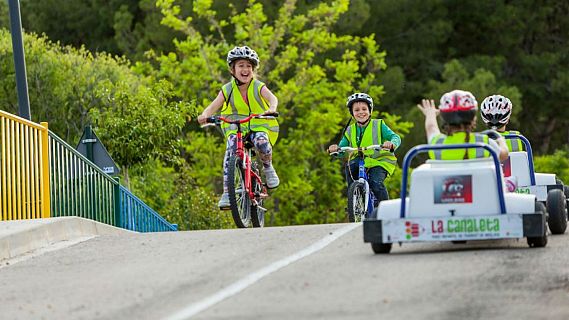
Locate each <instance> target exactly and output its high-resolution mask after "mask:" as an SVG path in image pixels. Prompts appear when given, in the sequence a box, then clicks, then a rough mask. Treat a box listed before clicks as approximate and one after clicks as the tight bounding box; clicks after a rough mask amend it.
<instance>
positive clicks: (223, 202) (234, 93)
mask: <svg viewBox="0 0 569 320" xmlns="http://www.w3.org/2000/svg"><path fill="white" fill-rule="evenodd" d="M227 65H228V66H229V71H230V72H231V75H232V76H233V79H232V80H231V81H230V82H228V83H226V84H225V85H223V87H222V88H221V90H220V91H219V94H218V95H217V97H216V98H215V100H213V101H212V102H211V103H210V104H209V106H207V108H205V110H204V111H203V112H202V114H201V115H200V116H198V122H199V123H200V124H205V123H206V121H207V118H208V117H211V116H212V115H213V114H215V113H216V112H217V111H218V110H219V109H220V108H221V107H222V106H224V105H225V106H224V108H223V109H222V110H221V114H222V115H223V116H226V117H233V118H245V117H247V116H248V115H249V114H250V113H255V114H264V113H267V114H270V113H274V112H276V111H277V105H278V99H277V97H276V96H275V95H274V94H273V93H272V92H271V90H269V89H268V88H267V86H266V85H265V84H264V83H263V82H261V81H259V80H257V79H255V69H256V68H257V67H258V66H259V56H258V55H257V52H255V50H253V49H251V48H249V47H247V46H244V47H235V48H233V49H231V50H230V51H229V53H228V54H227ZM222 128H223V131H224V133H225V137H226V138H227V146H226V150H225V159H224V161H223V194H222V196H221V199H220V200H219V204H218V205H219V208H220V209H227V208H229V194H228V193H227V173H228V168H227V166H228V161H229V159H230V157H231V156H232V154H233V153H234V150H235V147H236V143H235V142H236V135H235V132H236V129H237V128H232V127H230V126H229V125H227V124H222ZM245 131H246V132H248V131H252V132H253V133H252V135H251V137H250V138H251V141H252V142H253V144H254V145H255V148H256V150H257V151H258V154H259V158H260V159H261V161H262V162H263V168H264V171H265V177H266V179H267V180H266V181H267V187H268V188H270V189H272V188H276V187H278V186H279V183H280V180H279V177H278V176H277V173H276V172H275V169H274V168H273V164H272V145H271V144H274V143H275V141H276V138H277V136H278V132H279V125H278V122H277V121H276V120H269V119H253V120H251V122H250V123H249V125H248V126H246V129H245Z"/></svg>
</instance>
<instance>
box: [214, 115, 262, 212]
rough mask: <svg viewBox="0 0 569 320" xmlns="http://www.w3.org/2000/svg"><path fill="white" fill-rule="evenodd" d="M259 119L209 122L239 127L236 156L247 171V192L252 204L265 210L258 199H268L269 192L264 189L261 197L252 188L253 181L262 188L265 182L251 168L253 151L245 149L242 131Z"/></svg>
mask: <svg viewBox="0 0 569 320" xmlns="http://www.w3.org/2000/svg"><path fill="white" fill-rule="evenodd" d="M259 117H261V115H258V114H251V115H249V116H248V117H246V118H244V119H240V120H231V119H229V118H226V117H222V116H218V117H211V118H210V121H209V122H217V121H216V120H219V121H223V122H225V123H228V124H234V125H236V126H237V132H236V138H237V139H236V141H237V143H236V144H237V145H236V149H235V154H236V156H237V157H238V158H239V159H241V161H242V166H243V168H244V170H245V177H244V179H245V191H246V192H247V194H248V195H249V199H251V203H252V204H253V205H254V206H257V207H258V208H261V209H263V210H265V209H264V208H262V207H261V206H259V203H258V201H257V197H259V198H266V197H268V193H267V190H266V189H265V188H264V187H263V188H262V190H261V193H260V194H259V195H256V194H255V192H254V190H253V188H252V184H253V179H255V181H256V182H257V183H258V184H259V185H261V186H263V181H262V180H261V176H260V175H259V174H257V173H256V172H255V171H253V170H252V169H251V167H252V164H251V163H252V160H251V158H252V157H251V149H248V148H246V147H245V143H244V141H243V131H242V129H241V124H243V123H247V122H249V121H251V119H253V118H259Z"/></svg>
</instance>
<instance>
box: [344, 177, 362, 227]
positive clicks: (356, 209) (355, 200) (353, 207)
mask: <svg viewBox="0 0 569 320" xmlns="http://www.w3.org/2000/svg"><path fill="white" fill-rule="evenodd" d="M365 200H366V199H365V188H364V184H363V183H361V182H359V181H354V182H352V184H351V185H350V187H349V188H348V221H350V222H360V221H362V220H363V219H364V217H365V215H366V211H365Z"/></svg>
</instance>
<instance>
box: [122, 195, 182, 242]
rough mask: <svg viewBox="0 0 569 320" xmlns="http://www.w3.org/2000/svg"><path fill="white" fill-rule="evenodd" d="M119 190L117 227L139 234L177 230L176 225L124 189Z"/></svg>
mask: <svg viewBox="0 0 569 320" xmlns="http://www.w3.org/2000/svg"><path fill="white" fill-rule="evenodd" d="M119 188H120V192H119V207H120V218H119V225H118V226H119V227H121V228H125V229H128V230H134V231H139V232H155V231H177V230H178V226H177V225H175V224H171V223H169V222H168V221H166V219H164V218H163V217H162V216H160V215H159V214H158V213H156V212H155V211H154V210H152V209H151V208H150V207H149V206H147V205H146V204H145V203H144V202H142V200H140V199H139V198H137V197H136V196H135V195H134V194H132V193H131V192H130V191H128V190H127V189H126V188H125V187H123V186H119Z"/></svg>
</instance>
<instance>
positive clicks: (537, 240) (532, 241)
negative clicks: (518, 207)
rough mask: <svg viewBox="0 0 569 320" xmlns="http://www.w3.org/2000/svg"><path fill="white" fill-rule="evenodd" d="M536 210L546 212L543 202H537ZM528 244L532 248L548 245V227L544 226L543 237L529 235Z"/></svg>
mask: <svg viewBox="0 0 569 320" xmlns="http://www.w3.org/2000/svg"><path fill="white" fill-rule="evenodd" d="M535 212H536V213H541V214H546V211H545V206H544V205H543V203H541V202H539V201H536V202H535ZM527 241H528V245H529V246H530V248H543V247H545V246H546V245H547V229H546V228H544V230H543V235H542V236H541V237H527Z"/></svg>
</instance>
